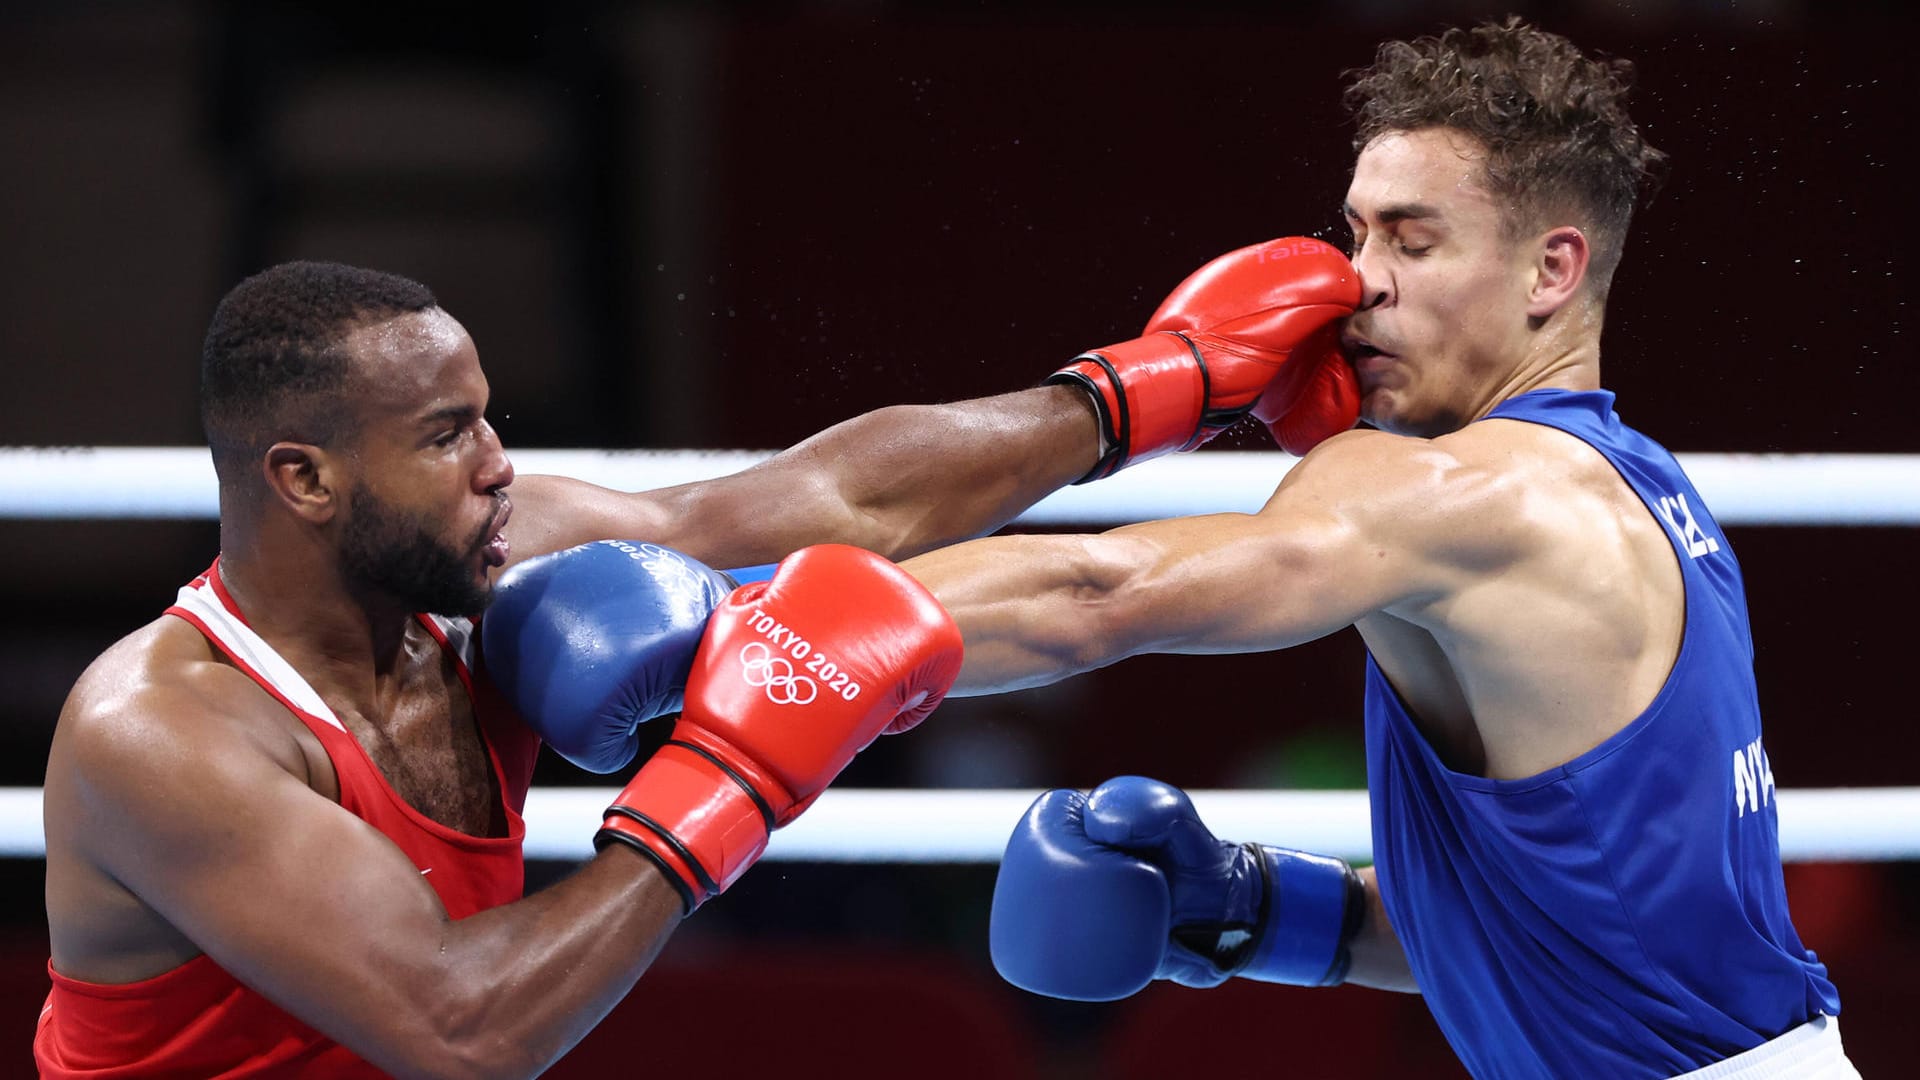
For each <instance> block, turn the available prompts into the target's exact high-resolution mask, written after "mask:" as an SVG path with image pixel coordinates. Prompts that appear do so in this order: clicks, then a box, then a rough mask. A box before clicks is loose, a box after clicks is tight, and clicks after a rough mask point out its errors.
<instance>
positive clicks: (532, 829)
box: [0, 787, 1920, 863]
mask: <svg viewBox="0 0 1920 1080" xmlns="http://www.w3.org/2000/svg"><path fill="white" fill-rule="evenodd" d="M616 793H617V789H615V788H611V787H607V788H535V789H534V790H533V791H532V792H531V793H530V794H529V795H528V796H527V812H526V820H527V839H526V853H527V857H528V858H530V859H565V860H568V861H578V860H581V859H585V858H588V857H590V856H591V855H592V854H593V834H594V830H596V829H598V828H599V827H600V819H601V816H602V815H603V814H605V813H606V809H607V804H609V803H611V802H612V801H613V797H614V795H615V794H616ZM1189 794H1191V795H1192V796H1193V801H1194V805H1195V806H1196V807H1197V808H1198V809H1199V811H1200V814H1201V816H1202V817H1203V818H1205V819H1206V822H1207V825H1208V826H1209V827H1210V828H1212V829H1213V831H1214V832H1215V833H1217V834H1218V835H1220V836H1227V837H1233V838H1235V839H1243V840H1266V841H1272V842H1275V843H1284V844H1286V845H1287V846H1288V847H1297V848H1300V849H1302V850H1305V851H1318V852H1323V853H1325V854H1328V855H1338V856H1340V857H1341V858H1345V859H1365V858H1367V857H1368V855H1369V852H1370V851H1371V850H1372V840H1371V838H1370V836H1369V834H1368V831H1367V828H1368V824H1367V822H1368V817H1367V793H1366V792H1364V791H1193V792H1189ZM1038 795H1039V792H1038V791H1037V790H1032V789H1007V790H974V791H950V790H889V789H882V788H830V789H828V791H827V793H826V794H824V795H822V796H821V797H820V801H819V802H817V803H815V804H814V805H813V807H812V808H811V809H809V810H808V811H807V813H806V816H805V817H802V818H800V819H799V820H797V821H795V822H794V823H793V824H792V825H789V826H787V827H786V828H785V829H782V830H781V831H779V832H777V833H775V834H774V836H773V841H772V843H771V844H769V845H768V847H767V855H766V857H767V858H769V859H784V860H790V861H799V862H847V863H853V862H879V863H995V862H999V861H1000V852H1001V850H1002V849H1003V848H1005V847H1006V844H1007V837H1008V836H1009V835H1010V834H1011V833H1012V832H1013V826H1014V823H1015V822H1017V821H1019V820H1020V815H1021V814H1022V813H1023V812H1025V810H1026V809H1027V805H1028V804H1029V803H1031V802H1033V800H1034V798H1035V797H1036V796H1038ZM1773 797H1774V798H1777V799H1778V800H1779V807H1780V856H1781V858H1782V859H1783V860H1785V861H1787V862H1819V861H1849V862H1856V861H1869V860H1895V859H1915V858H1920V834H1916V825H1920V787H1909V788H1797V789H1784V790H1781V791H1778V792H1774V793H1773ZM43 836H44V834H43V831H42V825H41V812H40V789H39V788H26V787H21V788H0V856H4V857H35V858H37V857H38V856H40V855H41V854H42V853H43V852H44V851H45V847H44V843H43Z"/></svg>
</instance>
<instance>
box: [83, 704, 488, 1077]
mask: <svg viewBox="0 0 1920 1080" xmlns="http://www.w3.org/2000/svg"><path fill="white" fill-rule="evenodd" d="M149 704H151V705H153V706H156V707H155V708H153V709H152V710H151V711H148V712H147V713H146V714H145V715H140V716H127V717H121V718H119V720H118V722H115V723H95V724H93V725H91V727H92V728H93V730H91V731H89V732H87V733H85V734H84V735H82V736H81V737H79V738H77V739H76V740H75V744H74V746H73V747H72V752H71V755H70V758H69V762H68V767H70V768H72V769H73V770H74V775H77V776H78V777H80V778H82V779H81V781H80V783H79V784H78V785H77V787H78V790H77V792H76V795H77V798H76V799H75V800H74V804H75V807H76V810H77V813H78V816H79V819H80V820H79V828H80V830H81V831H82V832H84V835H85V840H84V846H85V848H86V849H87V851H88V854H89V857H90V858H91V859H92V861H94V862H95V863H96V864H98V865H99V866H100V867H101V869H103V870H104V871H106V872H107V873H109V874H111V875H112V876H113V877H114V878H115V879H116V880H118V881H119V882H120V883H121V884H122V885H123V886H125V887H126V888H127V889H129V890H131V891H132V892H133V893H134V894H135V895H137V896H138V897H139V898H140V899H141V900H142V901H143V902H144V903H145V904H146V905H147V906H148V907H150V908H152V909H153V910H154V911H155V912H157V913H158V914H159V915H160V916H161V917H162V918H164V919H165V920H166V921H167V922H168V923H170V924H171V925H172V926H173V927H174V928H175V929H176V930H178V931H179V932H180V933H181V934H183V935H184V936H185V937H187V938H188V939H189V940H191V941H192V942H193V943H194V944H195V945H196V946H197V947H199V948H200V949H201V951H203V952H205V953H206V954H207V955H208V956H210V957H211V958H212V959H213V960H214V961H215V962H216V963H218V964H219V965H220V966H221V967H222V968H225V969H226V970H227V971H229V972H230V973H232V974H233V975H234V976H235V977H236V978H238V979H240V980H241V981H242V982H244V983H246V984H247V985H249V986H251V987H253V988H255V989H256V990H258V991H259V992H261V993H262V994H264V995H265V996H266V997H267V998H269V999H270V1000H272V1001H273V1002H274V1003H275V1004H278V1005H279V1006H281V1007H282V1008H284V1009H286V1010H287V1011H288V1012H290V1013H292V1014H293V1015H294V1016H296V1017H298V1018H299V1019H301V1020H303V1021H305V1022H306V1023H308V1024H311V1025H312V1026H314V1027H316V1028H318V1029H319V1030H320V1031H322V1032H324V1033H326V1034H327V1035H329V1036H331V1037H333V1038H334V1039H337V1040H338V1041H340V1042H341V1043H343V1044H345V1045H346V1046H348V1047H349V1048H352V1049H354V1050H356V1051H357V1052H359V1053H361V1054H362V1055H363V1056H367V1057H370V1058H373V1059H374V1060H376V1061H377V1060H381V1059H382V1057H383V1055H382V1054H381V1053H380V1052H379V1050H380V1048H381V1047H383V1046H389V1045H392V1044H394V1043H395V1042H396V1041H397V1040H399V1039H403V1038H406V1037H408V1036H409V1032H408V1030H407V1028H408V1026H409V1024H410V1023H411V1022H412V1018H418V1017H422V1016H423V1015H426V1013H427V1009H426V1008H425V1006H426V1005H427V1004H428V1003H429V1002H430V1001H431V996H430V994H431V985H432V980H431V978H430V977H427V976H428V975H429V973H430V972H431V971H432V969H433V964H434V960H435V955H436V952H437V949H438V945H439V942H440V939H441V935H442V934H443V933H444V932H445V930H446V928H447V927H449V926H450V925H451V923H450V921H449V920H448V918H447V915H446V912H445V909H444V908H443V907H442V906H441V904H440V902H439V899H438V897H437V896H436V895H435V894H434V892H433V890H432V889H431V888H430V887H429V886H428V885H427V883H426V882H425V881H424V880H423V879H422V877H421V875H420V873H419V871H418V870H416V869H415V868H414V866H413V865H412V863H411V862H410V861H409V860H408V859H407V857H406V856H405V855H404V854H402V853H401V851H400V850H399V849H398V848H397V847H395V846H394V845H393V843H392V842H391V841H389V840H388V839H387V838H386V837H384V836H382V835H381V834H380V833H379V832H377V831H375V830H374V829H373V828H372V827H370V826H369V825H367V824H366V823H365V822H363V821H361V820H360V819H359V818H357V817H355V816H353V815H352V814H350V813H348V812H347V811H346V810H344V809H342V808H341V807H340V806H339V805H337V804H335V803H333V802H332V801H330V800H329V799H327V798H325V797H323V796H321V795H319V794H317V793H316V792H314V791H313V790H312V789H311V788H309V787H308V786H307V785H306V783H305V781H304V780H303V779H302V778H301V777H298V776H295V775H294V774H292V773H291V772H289V771H288V770H287V768H286V766H285V764H284V763H282V762H279V761H276V760H274V758H273V756H271V755H270V754H268V753H266V752H264V751H263V750H262V749H260V747H259V746H257V745H253V744H251V743H250V742H249V740H247V739H246V738H245V737H240V738H235V737H232V736H231V734H230V733H228V732H224V731H222V730H221V728H222V725H221V724H219V723H217V722H209V721H207V720H205V719H203V718H193V717H187V716H184V715H183V713H182V710H184V709H186V708H191V707H193V704H194V703H191V702H184V703H183V702H171V701H167V700H164V699H162V700H158V701H155V702H151V703H149Z"/></svg>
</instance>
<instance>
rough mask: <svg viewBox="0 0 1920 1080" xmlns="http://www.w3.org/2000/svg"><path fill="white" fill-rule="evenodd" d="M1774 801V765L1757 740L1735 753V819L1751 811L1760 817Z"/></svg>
mask: <svg viewBox="0 0 1920 1080" xmlns="http://www.w3.org/2000/svg"><path fill="white" fill-rule="evenodd" d="M1772 798H1773V762H1772V761H1770V760H1768V758H1767V751H1766V749H1765V748H1764V747H1762V746H1761V745H1760V740H1759V739H1755V740H1753V741H1752V742H1750V743H1748V744H1747V745H1745V746H1743V747H1741V748H1739V749H1738V750H1735V751H1734V752H1733V808H1734V815H1733V816H1734V817H1737V818H1741V817H1746V816H1747V811H1749V810H1751V811H1753V812H1754V813H1756V814H1757V813H1759V812H1760V808H1761V807H1763V806H1765V805H1767V803H1768V802H1769V801H1771V800H1772Z"/></svg>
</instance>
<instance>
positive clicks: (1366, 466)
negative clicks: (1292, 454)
mask: <svg viewBox="0 0 1920 1080" xmlns="http://www.w3.org/2000/svg"><path fill="white" fill-rule="evenodd" d="M1478 435H1479V433H1478V432H1476V431H1475V429H1474V428H1467V429H1464V430H1462V431H1460V432H1456V433H1454V434H1451V435H1446V436H1442V437H1440V438H1437V439H1420V438H1412V437H1409V436H1404V435H1392V434H1388V433H1386V432H1383V431H1373V430H1356V431H1351V432H1347V433H1346V434H1343V435H1340V436H1337V437H1335V438H1333V439H1329V440H1327V441H1326V442H1324V443H1322V444H1321V445H1320V446H1319V447H1317V448H1315V449H1314V451H1313V452H1312V453H1310V454H1308V455H1307V457H1306V458H1305V459H1304V460H1302V461H1301V463H1300V464H1299V465H1298V466H1296V467H1295V468H1294V470H1293V471H1292V472H1291V473H1289V474H1288V476H1287V478H1286V481H1285V482H1284V483H1282V484H1281V485H1280V489H1279V491H1277V492H1276V493H1275V495H1274V503H1273V504H1270V506H1272V507H1275V508H1277V509H1281V510H1282V512H1286V511H1287V510H1290V509H1299V508H1304V507H1305V506H1306V505H1309V504H1311V505H1313V506H1314V507H1316V508H1318V509H1320V510H1323V511H1327V512H1331V513H1335V514H1337V515H1338V516H1340V517H1341V518H1343V519H1346V520H1347V521H1349V522H1351V523H1353V524H1354V525H1355V526H1356V527H1358V528H1360V529H1362V530H1363V531H1365V532H1366V533H1367V534H1368V535H1370V536H1375V537H1378V538H1379V539H1380V540H1381V541H1382V542H1383V544H1386V545H1389V546H1391V545H1395V544H1397V545H1400V546H1404V547H1407V548H1411V549H1414V550H1416V551H1418V552H1420V553H1422V554H1425V555H1428V556H1432V557H1436V558H1439V559H1442V560H1445V561H1450V562H1459V563H1463V564H1466V565H1468V566H1469V567H1472V568H1475V569H1487V568H1491V567H1493V566H1497V565H1498V564H1500V563H1502V562H1505V561H1510V560H1512V559H1515V558H1518V557H1522V556H1524V555H1525V553H1526V552H1527V551H1528V550H1529V549H1530V547H1531V546H1532V545H1534V544H1535V543H1537V542H1538V541H1539V539H1540V537H1539V533H1538V529H1537V525H1538V523H1539V522H1538V514H1539V511H1540V499H1539V486H1538V484H1537V482H1536V477H1535V475H1534V473H1533V471H1532V470H1530V469H1528V468H1525V467H1521V466H1519V465H1518V464H1517V463H1516V459H1515V456H1514V453H1513V452H1512V449H1511V448H1507V449H1504V450H1503V449H1502V448H1500V447H1499V446H1497V445H1493V444H1490V443H1489V442H1488V441H1486V440H1484V439H1481V438H1479V437H1478Z"/></svg>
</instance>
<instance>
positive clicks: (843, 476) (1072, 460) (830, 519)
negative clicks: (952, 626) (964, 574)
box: [753, 386, 1099, 559]
mask: <svg viewBox="0 0 1920 1080" xmlns="http://www.w3.org/2000/svg"><path fill="white" fill-rule="evenodd" d="M1098 449H1099V434H1098V430H1097V425H1096V422H1095V419H1094V414H1093V407H1092V404H1091V402H1090V401H1089V399H1088V397H1087V395H1086V394H1085V393H1084V392H1082V391H1080V390H1078V389H1075V388H1072V387H1065V386H1045V387H1038V388H1036V389H1032V390H1023V391H1019V392H1017V393H1011V394H1002V395H1000V396H997V397H990V398H979V399H975V400H971V401H961V402H954V403H952V404H946V405H900V406H893V407H890V408H885V409H879V410H876V411H874V412H870V413H867V414H865V415H863V416H858V417H855V418H854V419H852V420H848V421H846V422H844V423H841V424H837V425H835V426H834V427H831V428H828V429H827V430H826V431H823V432H821V433H820V434H818V435H815V436H814V437H813V438H811V439H808V440H806V441H805V442H803V443H800V444H799V445H797V446H795V447H793V448H792V449H790V450H788V451H786V452H785V453H783V454H781V455H779V456H778V457H776V458H774V459H773V460H771V461H769V462H767V463H765V464H764V465H762V466H761V467H760V470H759V471H764V472H766V473H768V474H770V475H768V476H766V477H764V478H762V479H764V480H767V481H772V482H773V484H772V486H771V488H770V489H769V490H771V491H774V492H777V493H779V498H778V499H777V500H774V499H770V500H764V501H762V502H761V503H760V504H759V505H758V507H757V510H758V516H757V517H756V518H755V520H754V523H753V524H754V530H755V533H756V536H755V540H756V542H757V543H760V544H762V545H764V546H765V547H766V548H767V557H769V558H775V557H778V556H779V555H782V554H785V552H786V551H789V550H792V549H794V548H798V547H802V546H805V545H807V544H813V543H821V542H826V541H835V542H840V543H848V544H853V545H855V546H857V547H864V548H867V549H868V550H870V551H874V552H877V553H879V554H881V555H885V556H887V557H888V558H892V559H902V558H906V557H908V556H911V555H915V554H918V553H920V552H923V551H927V550H929V549H932V548H935V547H939V546H942V545H945V544H951V543H954V542H956V541H959V540H964V539H967V538H969V537H973V536H979V535H982V534H984V533H989V532H992V531H993V530H995V529H998V528H999V527H1000V526H1002V525H1004V524H1006V523H1007V522H1008V521H1011V520H1012V519H1013V518H1014V517H1015V516H1017V515H1018V514H1019V513H1020V512H1021V511H1022V510H1025V509H1026V508H1027V507H1029V506H1031V505H1033V504H1034V503H1035V502H1038V501H1039V500H1040V499H1041V498H1042V497H1044V496H1045V495H1047V494H1048V493H1049V492H1052V491H1053V490H1055V489H1057V488H1059V487H1061V486H1062V485H1064V484H1067V483H1070V482H1072V481H1073V480H1076V479H1078V478H1079V477H1080V476H1082V475H1083V474H1085V473H1086V471H1087V470H1088V469H1089V468H1091V467H1092V465H1093V462H1094V458H1095V457H1096V455H1097V453H1098Z"/></svg>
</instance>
